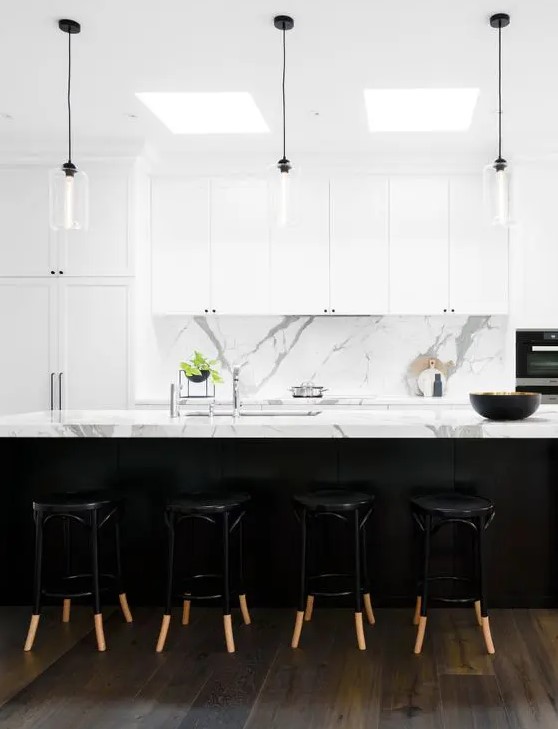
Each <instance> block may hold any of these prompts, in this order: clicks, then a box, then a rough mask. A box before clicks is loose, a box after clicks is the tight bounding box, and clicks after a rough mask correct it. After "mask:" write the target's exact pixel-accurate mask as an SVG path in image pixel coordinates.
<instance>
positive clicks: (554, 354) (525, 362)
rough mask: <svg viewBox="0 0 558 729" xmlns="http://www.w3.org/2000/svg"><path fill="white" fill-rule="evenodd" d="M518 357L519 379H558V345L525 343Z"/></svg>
mask: <svg viewBox="0 0 558 729" xmlns="http://www.w3.org/2000/svg"><path fill="white" fill-rule="evenodd" d="M518 355H519V356H518V362H517V364H518V372H517V376H518V377H522V378H523V377H536V378H539V379H540V378H542V377H552V378H558V345H557V344H527V343H525V344H523V345H522V346H521V348H520V351H519V352H518Z"/></svg>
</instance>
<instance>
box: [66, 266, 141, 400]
mask: <svg viewBox="0 0 558 729" xmlns="http://www.w3.org/2000/svg"><path fill="white" fill-rule="evenodd" d="M59 285H60V293H59V296H60V306H59V322H60V336H59V364H58V370H59V372H61V373H62V379H61V386H62V389H61V402H62V408H63V409H70V410H84V409H91V408H92V409H97V408H98V409H103V408H106V409H125V408H127V407H128V403H129V401H130V396H131V392H130V320H131V312H130V306H131V284H130V282H129V280H127V279H118V278H116V277H114V278H105V279H100V278H74V279H69V278H68V279H63V280H60V282H59Z"/></svg>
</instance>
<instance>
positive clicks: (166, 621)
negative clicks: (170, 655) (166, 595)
mask: <svg viewBox="0 0 558 729" xmlns="http://www.w3.org/2000/svg"><path fill="white" fill-rule="evenodd" d="M170 620H171V616H170V615H163V621H162V622H161V630H160V631H159V639H158V640H157V647H156V648H155V650H156V651H157V653H162V652H163V649H164V647H165V643H166V642H167V635H168V633H169V626H170Z"/></svg>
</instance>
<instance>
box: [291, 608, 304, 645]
mask: <svg viewBox="0 0 558 729" xmlns="http://www.w3.org/2000/svg"><path fill="white" fill-rule="evenodd" d="M303 622H304V610H297V613H296V620H295V627H294V631H293V637H292V640H291V648H298V644H299V643H300V634H301V633H302V623H303Z"/></svg>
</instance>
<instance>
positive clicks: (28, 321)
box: [0, 278, 57, 413]
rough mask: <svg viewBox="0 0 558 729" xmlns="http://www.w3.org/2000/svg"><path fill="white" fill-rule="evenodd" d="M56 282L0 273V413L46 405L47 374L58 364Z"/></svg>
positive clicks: (32, 409)
mask: <svg viewBox="0 0 558 729" xmlns="http://www.w3.org/2000/svg"><path fill="white" fill-rule="evenodd" d="M56 283H57V282H56V281H55V280H54V279H53V280H50V279H38V278H35V279H25V278H19V279H15V278H13V279H0V338H1V341H2V355H1V357H0V413H16V412H28V411H35V410H48V409H49V408H50V386H51V377H50V374H51V373H54V371H55V370H56V352H55V351H54V350H55V341H56V337H55V331H56V290H57V288H56ZM53 386H54V388H56V380H55V379H54V380H53ZM54 397H56V394H55V393H54Z"/></svg>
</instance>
